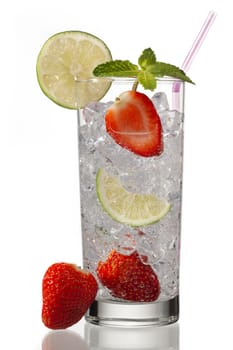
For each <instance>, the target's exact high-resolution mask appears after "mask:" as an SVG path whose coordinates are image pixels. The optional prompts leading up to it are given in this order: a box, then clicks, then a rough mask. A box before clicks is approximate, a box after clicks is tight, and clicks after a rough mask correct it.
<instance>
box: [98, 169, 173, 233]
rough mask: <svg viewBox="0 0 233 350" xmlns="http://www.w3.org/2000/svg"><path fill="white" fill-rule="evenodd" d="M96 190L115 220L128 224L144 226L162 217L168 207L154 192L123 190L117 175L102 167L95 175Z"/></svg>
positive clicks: (103, 204) (104, 206)
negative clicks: (112, 174)
mask: <svg viewBox="0 0 233 350" xmlns="http://www.w3.org/2000/svg"><path fill="white" fill-rule="evenodd" d="M96 190H97V196H98V198H99V201H100V203H101V205H102V207H103V209H104V210H105V211H106V212H107V213H108V214H109V215H110V216H111V217H112V218H113V219H114V220H116V221H118V222H121V223H123V224H126V225H129V226H135V227H138V226H145V225H149V224H153V223H155V222H157V221H159V220H160V219H161V218H163V217H164V216H165V215H166V214H167V213H168V211H169V209H170V204H169V203H168V202H167V201H166V200H165V199H160V198H158V197H157V196H156V195H154V194H140V193H132V192H129V191H127V190H125V189H124V188H123V186H122V184H121V182H120V181H119V179H118V178H117V177H113V176H110V175H109V174H108V173H107V172H106V171H105V170H104V169H99V170H98V172H97V175H96Z"/></svg>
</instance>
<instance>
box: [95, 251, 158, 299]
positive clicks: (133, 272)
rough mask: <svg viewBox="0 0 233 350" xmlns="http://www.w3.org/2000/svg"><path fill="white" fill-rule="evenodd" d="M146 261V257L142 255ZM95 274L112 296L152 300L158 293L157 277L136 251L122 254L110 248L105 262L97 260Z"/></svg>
mask: <svg viewBox="0 0 233 350" xmlns="http://www.w3.org/2000/svg"><path fill="white" fill-rule="evenodd" d="M144 261H146V257H144ZM97 275H98V278H99V280H100V281H101V283H102V285H103V286H105V287H107V288H108V289H109V290H110V292H111V294H112V295H113V296H114V297H117V298H121V299H125V300H129V301H147V302H149V301H154V300H156V299H157V298H158V296H159V293H160V285H159V281H158V278H157V276H156V274H155V272H154V271H153V269H152V267H151V266H150V265H145V264H144V263H143V262H142V261H141V259H140V257H139V254H138V253H137V252H134V253H132V254H130V255H123V254H120V253H118V252H117V251H115V250H112V251H111V252H110V254H109V256H108V258H107V260H106V261H105V262H101V261H100V262H99V264H98V266H97Z"/></svg>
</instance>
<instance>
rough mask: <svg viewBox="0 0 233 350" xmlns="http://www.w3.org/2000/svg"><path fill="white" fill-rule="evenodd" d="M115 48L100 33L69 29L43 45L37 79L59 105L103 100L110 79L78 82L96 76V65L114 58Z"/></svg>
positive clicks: (38, 62) (84, 103) (73, 104)
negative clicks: (104, 40) (98, 35)
mask: <svg viewBox="0 0 233 350" xmlns="http://www.w3.org/2000/svg"><path fill="white" fill-rule="evenodd" d="M111 59H112V56H111V52H110V50H109V49H108V47H107V46H106V44H105V43H104V42H103V41H102V40H100V39H99V38H97V37H96V36H94V35H92V34H89V33H85V32H81V31H66V32H61V33H57V34H55V35H53V36H51V37H50V38H49V39H48V40H47V41H46V42H45V43H44V45H43V46H42V48H41V50H40V52H39V55H38V58H37V64H36V72H37V79H38V83H39V85H40V88H41V90H42V91H43V92H44V94H45V95H46V96H47V97H48V98H50V99H51V100H52V101H53V102H55V103H57V104H58V105H60V106H62V107H65V108H70V109H76V108H77V107H84V106H85V105H86V104H87V103H88V102H91V101H98V100H100V99H101V98H102V97H103V96H104V95H105V93H106V91H107V90H108V89H109V86H110V83H109V82H106V81H104V80H103V81H102V82H99V81H98V83H93V84H92V83H82V84H80V85H78V84H77V80H79V79H81V80H82V79H84V80H85V79H90V78H92V77H93V73H92V72H93V69H94V68H95V67H96V66H97V65H98V64H100V63H104V62H106V61H110V60H111Z"/></svg>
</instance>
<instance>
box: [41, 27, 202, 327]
mask: <svg viewBox="0 0 233 350" xmlns="http://www.w3.org/2000/svg"><path fill="white" fill-rule="evenodd" d="M195 47H196V46H195ZM90 52H91V54H90ZM37 78H38V82H39V85H40V87H41V89H42V91H43V92H44V93H45V95H46V96H47V97H49V99H51V100H52V101H54V102H55V103H56V104H58V105H60V106H63V107H65V108H67V109H73V110H78V135H79V170H80V171H79V175H80V176H79V182H80V203H81V231H82V244H83V269H80V268H78V267H77V266H76V265H75V264H71V263H66V262H61V263H55V264H53V265H51V266H50V267H49V268H48V270H47V271H46V273H45V275H44V278H43V286H42V287H43V288H42V290H43V306H42V321H43V323H44V324H45V325H46V326H47V327H49V328H51V329H60V328H67V327H69V326H71V325H73V324H75V323H76V322H78V321H79V320H80V319H81V318H82V317H83V315H84V314H86V319H87V320H88V321H90V322H92V323H95V324H111V325H120V326H121V325H129V326H131V325H143V326H144V325H151V324H158V325H161V324H168V323H172V322H175V321H176V320H177V319H178V317H179V256H180V231H181V230H180V229H181V199H182V158H183V121H184V82H188V83H192V81H191V79H190V78H189V77H188V76H187V75H186V73H185V72H184V71H183V70H182V69H180V68H178V67H176V66H174V65H171V64H167V63H163V62H160V61H158V60H157V57H156V55H155V54H154V52H153V51H152V49H151V48H147V49H145V50H144V51H143V52H142V54H141V55H140V56H139V59H138V62H137V64H133V63H131V62H130V61H128V60H124V61H123V60H113V59H112V55H111V52H110V50H109V48H108V47H107V46H106V44H105V43H104V42H103V41H102V40H100V39H99V38H97V37H96V36H94V35H92V34H89V33H85V32H81V31H68V32H61V33H57V34H55V35H53V36H52V37H50V38H49V39H48V40H47V41H46V42H45V43H44V45H43V46H42V48H41V50H40V52H39V55H38V59H37Z"/></svg>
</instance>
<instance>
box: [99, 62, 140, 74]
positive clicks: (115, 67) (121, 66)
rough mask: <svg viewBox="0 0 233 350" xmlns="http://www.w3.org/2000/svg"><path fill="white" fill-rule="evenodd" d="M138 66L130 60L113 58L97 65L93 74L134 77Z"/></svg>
mask: <svg viewBox="0 0 233 350" xmlns="http://www.w3.org/2000/svg"><path fill="white" fill-rule="evenodd" d="M138 72H139V69H138V66H137V65H135V64H133V63H131V62H130V61H128V60H126V61H122V60H115V61H109V62H105V63H102V64H100V65H98V66H97V67H96V68H95V69H94V71H93V74H94V75H95V76H96V77H136V76H137V74H138Z"/></svg>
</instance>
